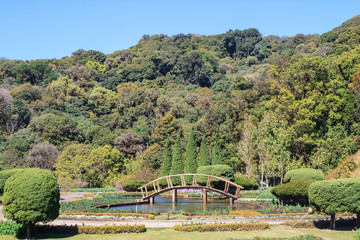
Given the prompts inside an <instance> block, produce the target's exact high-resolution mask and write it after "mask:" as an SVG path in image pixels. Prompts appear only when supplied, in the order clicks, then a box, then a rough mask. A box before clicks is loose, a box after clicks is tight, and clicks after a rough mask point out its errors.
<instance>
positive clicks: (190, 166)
mask: <svg viewBox="0 0 360 240" xmlns="http://www.w3.org/2000/svg"><path fill="white" fill-rule="evenodd" d="M195 142H196V139H195V131H194V130H192V131H191V134H190V137H189V141H188V142H187V145H186V159H185V167H184V173H196V172H197V162H196V144H195ZM185 179H186V182H187V183H188V184H190V183H191V182H192V180H193V178H192V177H191V176H187V177H186V178H185Z"/></svg>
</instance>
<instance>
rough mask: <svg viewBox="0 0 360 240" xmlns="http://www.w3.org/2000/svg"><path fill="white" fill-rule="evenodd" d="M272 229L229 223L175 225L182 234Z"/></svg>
mask: <svg viewBox="0 0 360 240" xmlns="http://www.w3.org/2000/svg"><path fill="white" fill-rule="evenodd" d="M268 228H270V225H269V223H266V222H262V223H227V224H206V225H188V226H180V225H175V226H174V229H175V230H177V231H182V232H195V231H197V232H210V231H211V232H213V231H251V230H263V229H268Z"/></svg>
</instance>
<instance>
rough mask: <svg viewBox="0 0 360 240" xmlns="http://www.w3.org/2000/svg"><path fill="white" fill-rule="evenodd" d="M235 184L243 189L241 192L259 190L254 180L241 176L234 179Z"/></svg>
mask: <svg viewBox="0 0 360 240" xmlns="http://www.w3.org/2000/svg"><path fill="white" fill-rule="evenodd" d="M235 183H236V184H238V185H240V186H242V187H244V189H243V190H256V189H258V188H259V185H257V184H256V182H255V181H254V180H252V179H249V178H247V177H246V176H245V175H242V174H241V175H237V176H236V177H235Z"/></svg>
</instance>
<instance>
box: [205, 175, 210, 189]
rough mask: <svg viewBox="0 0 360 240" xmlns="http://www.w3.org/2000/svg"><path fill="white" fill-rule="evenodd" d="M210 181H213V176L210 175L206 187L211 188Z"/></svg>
mask: <svg viewBox="0 0 360 240" xmlns="http://www.w3.org/2000/svg"><path fill="white" fill-rule="evenodd" d="M210 183H211V177H210V176H208V180H207V183H206V187H208V188H210Z"/></svg>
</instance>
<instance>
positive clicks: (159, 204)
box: [112, 197, 259, 212]
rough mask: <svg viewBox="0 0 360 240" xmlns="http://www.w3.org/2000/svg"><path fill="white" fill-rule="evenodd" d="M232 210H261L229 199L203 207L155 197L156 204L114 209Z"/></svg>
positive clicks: (215, 201) (189, 202) (178, 200)
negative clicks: (230, 202) (175, 202)
mask: <svg viewBox="0 0 360 240" xmlns="http://www.w3.org/2000/svg"><path fill="white" fill-rule="evenodd" d="M226 208H230V209H231V210H232V211H235V210H254V209H257V208H259V206H257V205H254V204H247V203H235V204H232V205H230V204H229V199H225V200H209V199H208V202H207V204H206V205H203V202H202V200H188V199H184V198H179V197H178V199H177V204H174V205H173V203H172V198H171V197H155V203H154V204H139V205H129V206H120V207H112V209H133V210H137V211H150V210H151V211H159V212H167V211H170V210H184V211H187V212H197V211H202V210H204V209H207V210H210V209H211V210H214V209H220V210H221V209H226Z"/></svg>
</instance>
